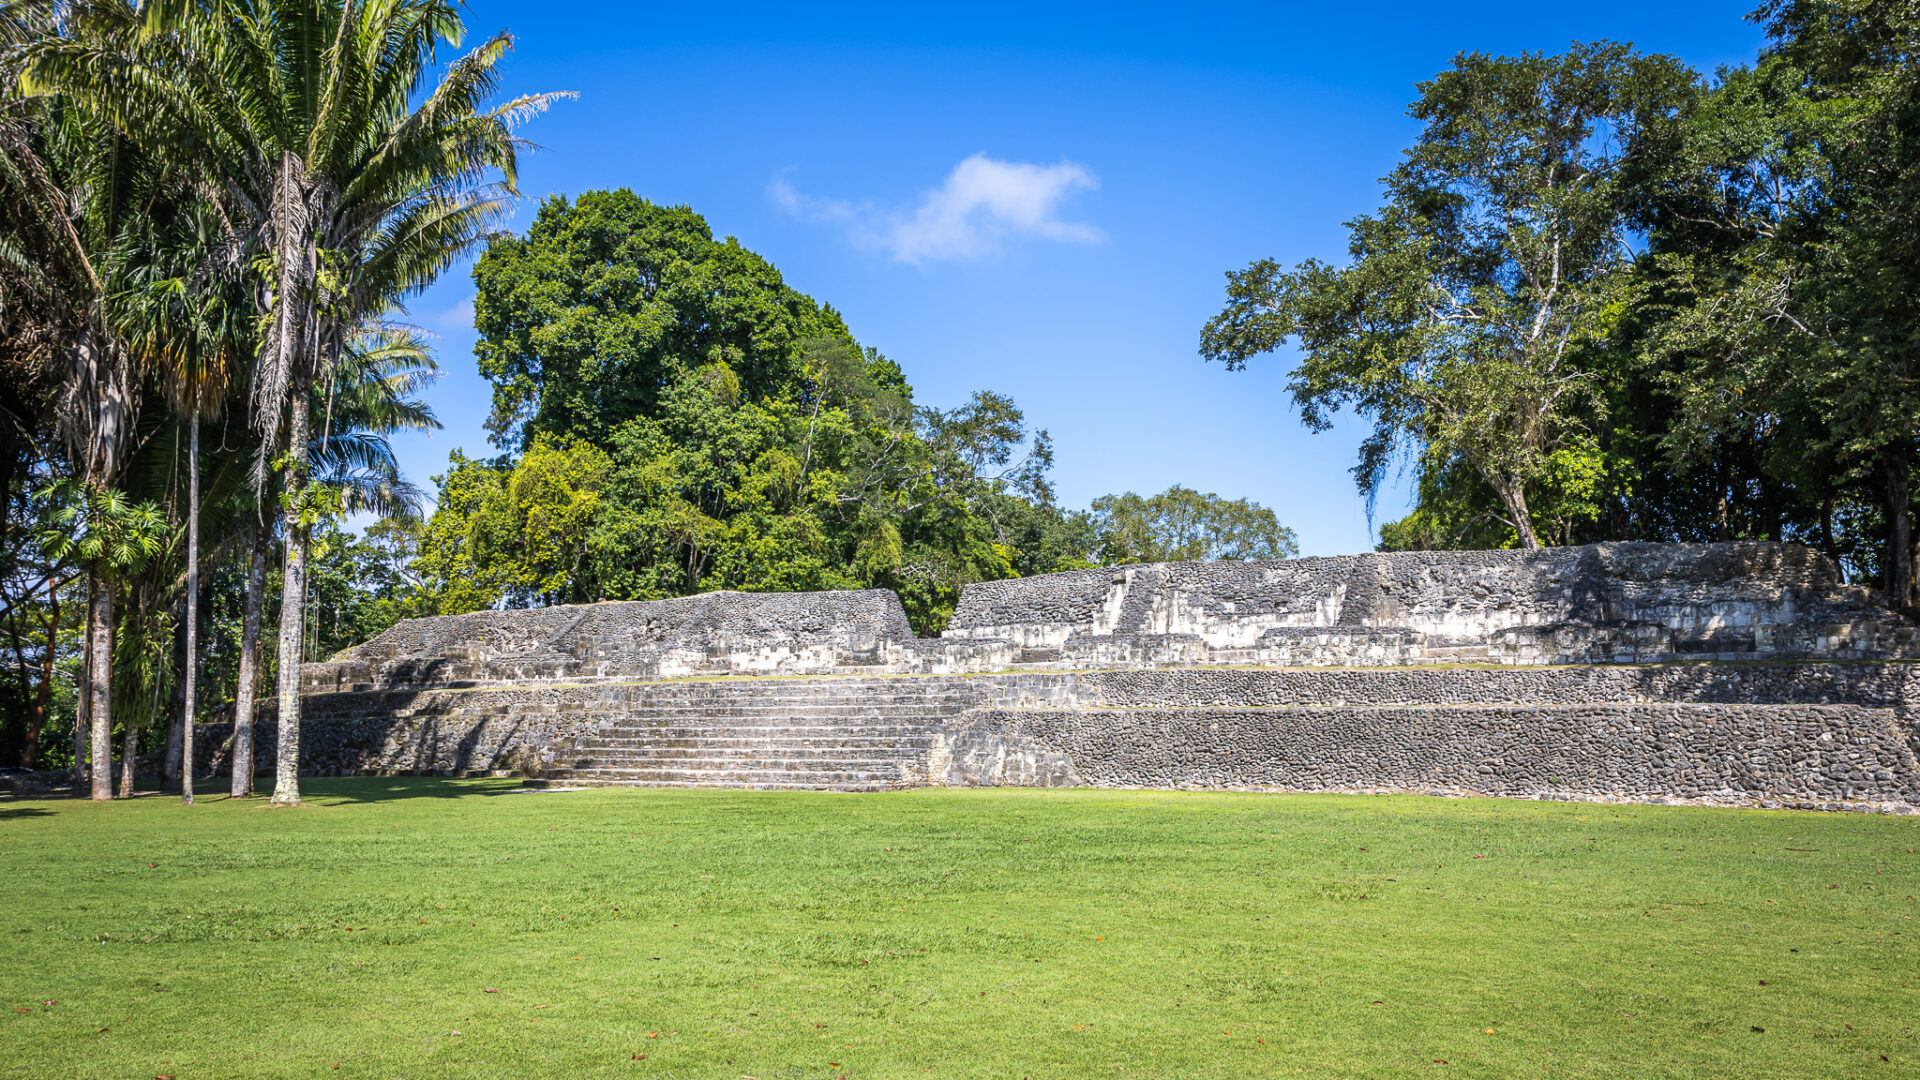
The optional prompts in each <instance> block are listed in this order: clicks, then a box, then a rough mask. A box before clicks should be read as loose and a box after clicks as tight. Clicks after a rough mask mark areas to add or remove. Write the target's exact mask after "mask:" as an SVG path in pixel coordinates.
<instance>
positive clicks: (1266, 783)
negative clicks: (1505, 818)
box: [949, 705, 1920, 810]
mask: <svg viewBox="0 0 1920 1080" xmlns="http://www.w3.org/2000/svg"><path fill="white" fill-rule="evenodd" d="M949 738H952V739H954V740H956V741H961V740H964V741H966V742H967V743H968V744H969V745H980V744H986V743H991V742H993V741H994V740H995V739H998V740H999V741H1001V742H1002V743H1005V744H1007V745H1016V744H1017V745H1018V746H1020V747H1021V748H1023V751H1024V752H1025V753H1027V754H1029V755H1033V756H1040V755H1046V754H1049V753H1052V754H1060V755H1064V756H1065V757H1066V758H1067V759H1069V760H1070V761H1071V762H1072V767H1073V769H1074V770H1075V771H1076V772H1077V773H1078V775H1079V776H1080V777H1081V778H1083V779H1084V780H1085V781H1086V782H1087V783H1091V784H1095V785H1098V786H1102V787H1150V788H1270V789H1274V790H1282V791H1342V790H1352V791H1383V790H1385V791H1420V792H1443V793H1452V794H1473V795H1500V796H1520V797H1527V798H1554V797H1560V798H1591V799H1611V800H1622V801H1661V800H1669V799H1675V800H1691V801H1702V802H1719V803H1736V804H1753V803H1762V804H1775V805H1786V806H1824V805H1841V804H1851V805H1854V806H1858V807H1862V808H1875V809H1903V810H1904V809H1909V808H1912V807H1914V806H1916V805H1920V767H1916V763H1915V759H1914V747H1913V745H1912V744H1911V741H1910V729H1908V728H1907V727H1906V725H1905V724H1904V723H1903V722H1902V721H1901V720H1900V719H1898V718H1897V717H1896V715H1895V711H1894V710H1891V709H1875V708H1866V707H1862V706H1849V705H1838V706H1836V705H1776V706H1753V705H1551V706H1550V705H1528V706H1497V705H1496V706H1461V705H1453V706H1441V707H1434V706H1424V707H1412V708H1407V707H1401V708H1378V707H1362V708H1314V707H1307V708H1270V709H1245V708H1201V709H1004V710H982V711H978V712H975V713H972V714H970V715H969V716H968V717H967V718H966V720H965V721H964V726H963V727H962V729H961V730H958V731H955V732H954V733H953V734H952V735H950V736H949Z"/></svg>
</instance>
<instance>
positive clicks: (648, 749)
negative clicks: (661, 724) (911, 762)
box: [566, 735, 933, 754]
mask: <svg viewBox="0 0 1920 1080" xmlns="http://www.w3.org/2000/svg"><path fill="white" fill-rule="evenodd" d="M932 745H933V737H932V736H931V735H928V736H924V737H921V738H885V739H882V738H873V739H791V738H789V739H739V738H731V737H727V736H714V737H711V738H700V737H693V738H680V739H592V740H588V739H580V740H578V741H575V742H571V743H568V744H566V747H567V751H568V752H569V753H571V752H573V751H575V750H578V751H579V752H580V753H583V754H587V753H593V754H605V753H615V752H618V753H623V754H647V753H653V752H654V751H657V750H680V749H686V748H688V747H705V748H707V749H710V750H726V751H730V752H738V753H743V754H762V753H767V752H769V751H774V750H781V751H785V750H792V751H794V752H795V753H803V754H813V753H818V752H820V751H823V750H827V751H835V752H842V753H849V754H852V753H860V754H874V753H885V752H889V751H893V750H907V751H913V752H916V753H919V752H924V751H925V750H926V749H927V747H929V746H932Z"/></svg>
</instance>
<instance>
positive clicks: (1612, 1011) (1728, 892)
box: [0, 779, 1920, 1080]
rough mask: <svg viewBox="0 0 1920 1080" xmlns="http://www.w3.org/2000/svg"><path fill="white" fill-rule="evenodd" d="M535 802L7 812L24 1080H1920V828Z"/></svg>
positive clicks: (80, 805)
mask: <svg viewBox="0 0 1920 1080" xmlns="http://www.w3.org/2000/svg"><path fill="white" fill-rule="evenodd" d="M513 787H514V785H513V784H512V783H509V782H501V781H444V780H415V779H405V780H395V779H361V780H331V781H322V780H316V781H309V782H308V784H307V791H308V794H309V795H310V796H311V797H312V799H313V805H310V806H308V807H305V808H299V809H291V810H275V809H269V808H268V807H266V806H265V805H263V803H262V802H236V801H230V800H227V799H225V798H224V797H218V796H207V797H203V799H202V801H201V803H200V805H198V806H196V807H193V808H191V809H183V808H181V807H180V806H179V805H178V801H177V800H175V799H171V798H163V797H159V796H153V797H148V798H144V799H140V800H136V801H135V802H132V803H114V804H110V805H94V804H89V803H84V802H72V801H65V800H55V801H46V802H25V801H16V802H0V1076H5V1077H24V1078H32V1080H53V1078H80V1077H115V1078H122V1077H135V1078H146V1077H155V1076H174V1077H178V1078H179V1080H199V1078H224V1077H341V1078H347V1077H370V1078H380V1080H392V1078H395V1077H536V1076H537V1077H567V1078H573V1077H600V1076H617V1077H635V1078H639V1077H724V1078H727V1080H738V1078H741V1077H754V1078H757V1080H772V1078H776V1077H778V1078H788V1077H795V1078H798V1077H839V1076H846V1077H912V1076H941V1077H1014V1078H1017V1077H1033V1078H1038V1077H1050V1078H1053V1077H1061V1078H1064V1077H1073V1078H1081V1077H1099V1076H1154V1077H1181V1078H1186V1077H1255V1076H1258V1077H1266V1076H1280V1077H1284V1076H1312V1077H1329V1078H1345V1077H1405V1076H1433V1077H1499V1078H1503V1080H1506V1078H1515V1077H1596V1078H1600V1077H1604V1078H1608V1080H1617V1078H1623V1077H1631V1078H1650V1077H1756V1078H1769V1080H1771V1078H1783V1077H1793V1078H1811V1077H1873V1076H1885V1077H1915V1076H1920V1032H1917V1031H1916V1030H1915V1029H1916V1027H1920V947H1916V946H1920V940H1916V939H1917V938H1920V921H1916V919H1915V916H1916V915H1920V902H1916V901H1915V899H1914V897H1915V896H1916V895H1920V855H1916V854H1915V849H1917V848H1920V820H1917V819H1913V818H1893V817H1875V816H1868V815H1856V814H1810V813H1789V812H1771V811H1743V810H1720V809H1706V808H1694V807H1616V806H1597V805H1586V804H1567V803H1534V802H1503V801H1497V800H1446V799H1432V798H1417V797H1407V798H1399V797H1379V796H1373V797H1368V796H1313V795H1304V796H1294V795H1259V794H1198V793H1154V792H1101V791H1027V790H1001V791H914V792H901V793H894V794H882V795H830V794H806V793H802V794H795V793H762V792H714V791H606V790H600V791H578V792H551V793H533V794H525V793H522V794H514V793H511V792H512V789H513Z"/></svg>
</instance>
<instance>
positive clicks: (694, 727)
mask: <svg viewBox="0 0 1920 1080" xmlns="http://www.w3.org/2000/svg"><path fill="white" fill-rule="evenodd" d="M939 726H940V725H939V724H938V723H934V722H924V723H918V724H729V723H724V722H722V723H713V724H632V723H621V724H612V725H608V726H606V727H601V728H595V729H594V730H592V731H590V732H585V733H582V734H581V735H580V736H579V738H580V739H581V740H587V739H601V740H605V739H662V738H672V739H681V738H687V739H697V738H702V737H705V736H715V737H720V738H756V737H758V738H785V737H787V736H791V735H798V736H803V737H806V738H811V739H838V738H873V737H879V736H892V735H915V734H922V733H930V732H931V731H932V730H933V729H934V728H937V727H939Z"/></svg>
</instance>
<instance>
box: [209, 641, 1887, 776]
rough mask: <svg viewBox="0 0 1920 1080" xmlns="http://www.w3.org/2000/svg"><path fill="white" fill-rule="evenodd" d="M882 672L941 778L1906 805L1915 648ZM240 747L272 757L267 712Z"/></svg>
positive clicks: (355, 719)
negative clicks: (1484, 663)
mask: <svg viewBox="0 0 1920 1080" xmlns="http://www.w3.org/2000/svg"><path fill="white" fill-rule="evenodd" d="M841 681H842V680H839V679H834V678H827V679H801V680H795V681H794V682H795V683H797V684H799V685H811V686H816V687H821V688H826V687H829V686H831V685H832V684H836V683H839V682H841ZM788 682H789V680H763V679H723V680H711V681H700V680H694V681H686V680H675V681H668V682H626V683H612V682H601V683H586V684H572V685H556V684H543V685H532V686H518V687H482V688H472V689H446V688H440V689H429V690H416V691H372V692H359V693H342V694H325V695H312V696H309V697H308V698H307V699H306V711H307V715H306V719H305V722H304V723H303V725H302V728H303V731H302V771H303V772H307V773H310V774H322V775H339V774H351V773H437V774H449V773H451V774H462V773H486V772H492V771H521V772H529V771H530V772H536V773H537V772H538V771H539V770H540V768H541V767H542V762H543V760H544V758H546V757H551V748H553V747H555V746H559V745H564V744H566V743H568V742H569V741H570V740H573V739H575V738H577V737H580V736H582V735H585V734H590V733H592V732H594V731H595V730H598V729H600V728H604V727H607V726H609V725H615V724H618V723H621V722H623V721H626V720H628V719H629V718H632V717H634V716H636V715H640V714H643V713H644V712H645V710H646V709H647V707H648V705H649V703H650V702H651V701H652V700H653V699H654V698H655V697H656V696H657V695H659V694H660V693H663V692H669V691H670V692H671V694H672V699H673V700H674V701H676V702H681V703H684V702H686V701H688V700H693V701H696V702H697V701H699V700H701V698H702V696H703V695H706V696H710V697H712V698H713V700H714V701H715V710H714V711H715V713H716V714H717V715H721V716H724V715H726V714H728V713H729V712H730V710H731V709H732V708H734V707H735V705H736V704H737V703H738V702H740V701H741V700H743V698H742V694H747V695H748V698H749V699H750V698H751V691H752V689H753V688H754V687H755V686H765V687H768V688H769V689H771V688H772V687H775V686H778V685H783V684H787V683H788ZM865 682H866V683H867V684H872V683H873V682H874V680H872V679H870V678H869V679H867V680H865ZM878 682H879V683H881V684H886V685H888V686H891V687H895V688H896V690H895V691H894V692H897V689H898V688H905V689H911V690H913V691H915V692H917V693H919V694H921V695H923V696H926V697H928V698H932V697H936V696H937V697H939V698H941V699H943V700H950V701H952V702H954V703H955V704H954V706H953V708H952V710H951V713H950V715H949V716H948V717H947V719H946V720H945V721H944V722H942V723H938V724H936V725H935V728H934V730H933V732H932V733H933V735H934V736H935V738H934V740H933V749H932V751H931V752H930V756H929V759H928V762H927V767H926V775H928V776H930V777H932V778H933V780H934V782H944V783H948V784H953V785H1000V784H1017V785H1041V786H1054V785H1062V786H1070V785H1077V784H1093V785H1099V786H1123V787H1194V788H1202V787H1205V788H1275V789H1283V790H1336V789H1352V790H1396V791H1441V792H1450V793H1471V794H1484V795H1506V796H1515V795H1518V796H1528V797H1546V798H1595V799H1626V800H1649V799H1652V800H1658V799H1692V800H1702V801H1709V802H1729V803H1746V804H1760V805H1792V806H1812V805H1841V804H1845V805H1849V806H1858V807H1870V808H1898V807H1916V806H1920V787H1917V786H1916V785H1920V764H1917V761H1920V758H1917V757H1916V755H1920V723H1916V718H1915V709H1914V705H1913V703H1914V702H1916V701H1920V665H1915V664H1909V663H1831V662H1829V663H1793V664H1724V663H1686V664H1667V665H1651V666H1591V667H1556V668H1475V667H1447V668H1441V667H1424V668H1407V669H1378V668H1374V669H1367V668H1362V669H1323V668H1295V669H1264V670H1234V669H1206V668H1202V669H1186V670H1163V671H1094V672H1020V673H1007V674H990V675H972V676H921V677H915V676H900V677H894V678H887V679H882V680H878ZM794 722H795V723H806V722H807V721H806V718H805V717H804V715H796V716H795V718H794ZM229 733H230V732H229V729H228V728H227V727H225V726H208V727H207V728H205V729H203V733H202V735H201V736H200V737H199V738H198V739H196V744H197V745H198V746H199V747H200V748H201V754H202V761H201V766H200V767H201V769H202V770H203V772H204V771H207V770H209V769H217V768H221V767H223V766H224V762H225V759H226V755H227V753H228V748H227V742H228V736H229ZM255 741H256V746H257V748H258V750H257V758H258V765H259V767H260V768H262V769H263V770H264V769H267V768H269V767H270V766H271V763H272V746H273V720H272V711H271V709H270V708H269V709H267V710H266V712H265V715H264V716H263V718H262V722H261V724H260V727H259V729H258V731H257V732H256V740H255ZM543 755H544V756H543Z"/></svg>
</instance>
